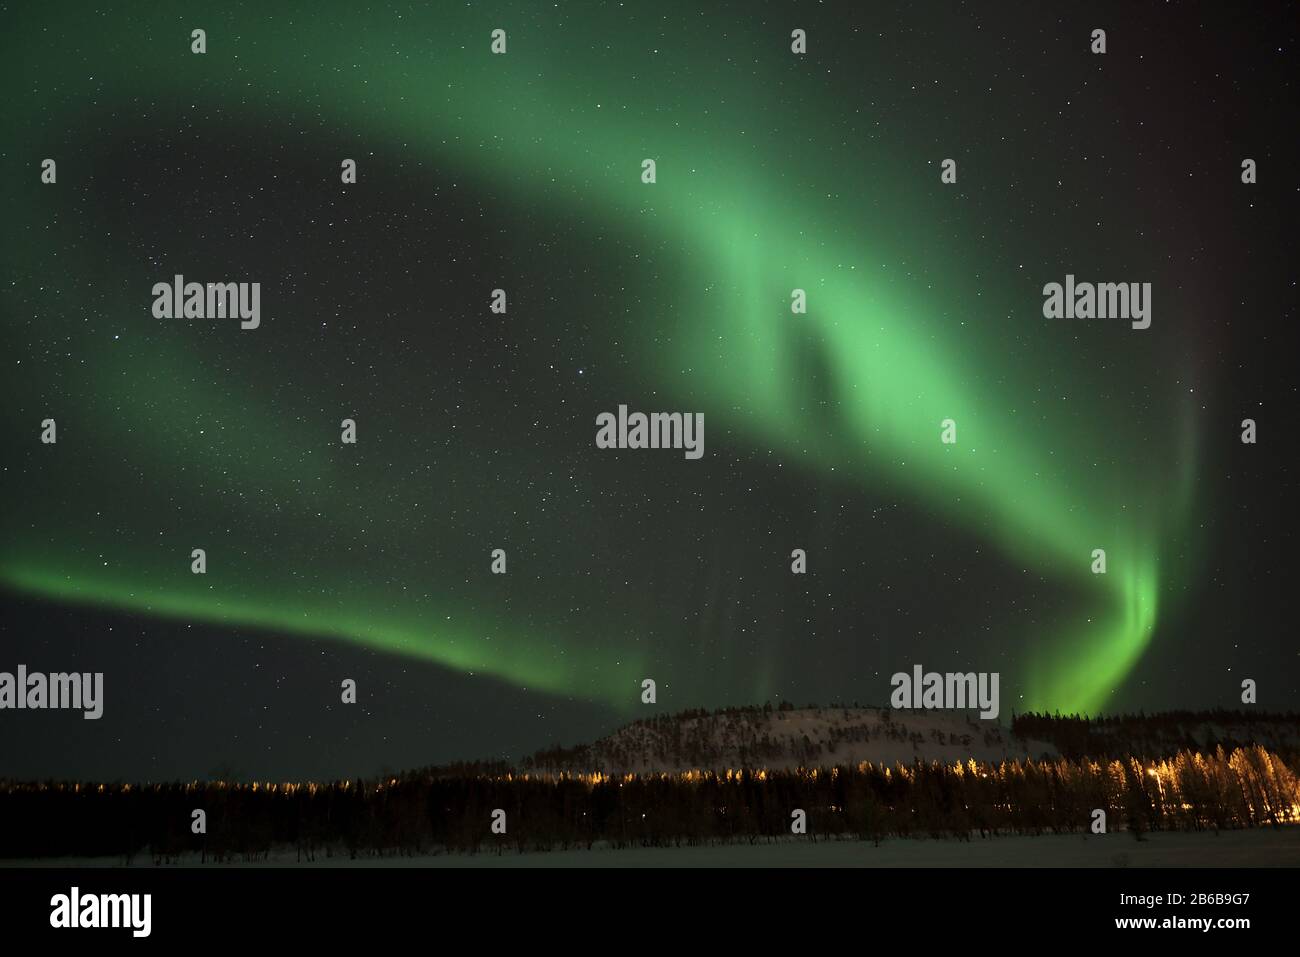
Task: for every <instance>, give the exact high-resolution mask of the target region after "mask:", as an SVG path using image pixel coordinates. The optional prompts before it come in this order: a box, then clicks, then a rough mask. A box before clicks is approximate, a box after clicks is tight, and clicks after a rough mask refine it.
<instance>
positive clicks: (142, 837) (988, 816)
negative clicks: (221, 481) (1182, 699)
mask: <svg viewBox="0 0 1300 957" xmlns="http://www.w3.org/2000/svg"><path fill="white" fill-rule="evenodd" d="M1095 809H1102V810H1104V811H1105V812H1106V822H1107V829H1108V830H1109V831H1117V830H1123V831H1126V832H1128V833H1129V834H1131V835H1132V836H1133V837H1134V838H1136V839H1138V840H1142V839H1143V835H1144V834H1146V833H1148V832H1151V831H1161V830H1213V831H1216V832H1217V831H1220V830H1224V829H1236V828H1247V827H1258V826H1267V825H1273V826H1277V825H1283V824H1292V823H1296V822H1297V821H1300V779H1298V778H1297V774H1296V768H1295V767H1294V766H1293V765H1288V763H1287V762H1286V761H1284V760H1283V759H1282V758H1281V757H1280V756H1279V755H1277V754H1276V753H1274V752H1271V751H1269V750H1268V749H1266V748H1264V747H1262V746H1260V745H1258V744H1255V745H1251V746H1249V747H1242V748H1236V749H1234V750H1232V751H1227V750H1225V749H1224V748H1223V747H1222V746H1219V747H1216V748H1215V750H1214V751H1212V752H1209V753H1205V752H1201V751H1189V750H1183V751H1178V752H1176V753H1175V754H1173V755H1171V756H1169V757H1166V758H1162V759H1160V760H1158V761H1154V760H1153V761H1144V760H1142V759H1139V758H1136V757H1130V758H1127V759H1118V758H1115V759H1111V760H1093V759H1091V758H1079V759H1072V758H1060V759H1056V760H1051V761H1034V760H1024V761H1003V762H999V763H997V764H980V763H977V762H975V761H968V762H966V763H963V764H941V763H938V762H931V763H924V762H921V761H917V762H915V763H914V764H912V765H910V766H908V765H901V764H897V765H894V766H893V767H880V766H874V765H871V764H861V765H857V766H845V767H830V768H801V769H797V770H792V771H766V770H761V769H760V770H750V769H739V770H722V771H716V772H715V771H688V772H683V773H678V774H644V775H636V774H627V775H617V776H610V775H607V774H602V773H592V774H570V773H558V774H555V773H527V772H519V771H516V770H513V769H511V768H509V767H507V766H505V765H503V764H462V765H456V766H452V767H442V768H426V769H423V770H419V771H413V772H409V773H405V774H402V775H397V776H391V777H386V778H383V779H373V780H348V781H337V782H332V783H302V784H295V783H287V784H261V783H247V784H245V783H239V784H236V783H229V782H220V781H217V782H191V783H175V784H150V785H132V784H76V783H26V784H17V783H8V784H0V858H7V859H28V858H35V857H62V856H75V857H116V858H119V859H120V861H121V862H122V863H126V864H129V863H132V862H135V861H137V860H140V861H144V860H152V862H153V863H156V864H166V863H173V862H178V861H180V860H182V859H184V860H186V861H187V862H188V861H196V862H204V863H207V862H216V863H220V862H231V861H261V860H268V859H269V858H270V855H271V854H272V852H273V851H279V852H284V851H288V852H289V853H291V854H292V855H293V858H294V859H296V860H299V861H316V860H320V859H324V858H329V857H333V856H340V855H341V856H346V857H349V858H353V859H355V858H357V857H362V856H379V857H382V856H391V855H421V854H438V853H488V852H491V853H506V852H511V853H513V852H520V853H522V852H525V851H534V852H537V851H542V852H544V851H549V850H558V849H572V848H587V849H591V848H593V847H596V846H598V845H599V846H602V847H614V848H624V847H633V846H655V847H663V846H674V845H678V846H680V845H683V844H687V845H698V844H714V843H727V842H738V841H741V842H749V843H755V842H759V841H773V840H779V839H784V840H804V841H812V842H816V841H822V840H833V839H855V840H862V841H873V842H876V843H879V842H880V841H882V840H884V839H886V838H909V837H926V838H947V839H954V840H959V841H970V840H973V839H977V838H979V839H982V838H989V837H996V836H999V835H1007V834H1018V835H1041V834H1062V833H1079V834H1090V833H1091V825H1092V822H1093V812H1094V810H1095ZM196 810H201V811H203V812H204V819H205V825H206V826H205V833H194V830H195V826H194V820H195V814H194V812H195V811H196ZM498 810H500V811H504V812H505V816H504V819H503V821H502V823H503V824H504V831H505V832H504V833H494V831H493V829H492V826H491V824H492V821H493V819H494V812H495V811H498ZM796 810H803V811H804V812H805V814H806V821H807V832H806V834H802V835H798V836H796V835H793V834H792V828H791V821H792V816H793V815H794V812H795V811H796ZM496 817H500V815H496Z"/></svg>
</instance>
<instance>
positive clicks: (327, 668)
mask: <svg viewBox="0 0 1300 957" xmlns="http://www.w3.org/2000/svg"><path fill="white" fill-rule="evenodd" d="M693 6H694V5H689V4H682V5H662V4H637V3H630V4H628V5H627V6H626V7H622V8H620V7H616V6H611V5H608V4H560V5H558V8H557V7H551V6H541V5H535V4H525V3H517V4H511V3H503V4H497V5H493V6H491V7H486V8H482V9H479V8H473V9H469V10H467V9H465V8H463V7H461V6H454V7H453V6H447V7H445V8H440V6H439V5H437V4H427V5H426V4H418V5H412V6H411V7H409V8H405V9H401V8H395V9H394V10H393V11H390V12H384V13H375V12H373V11H370V12H367V11H364V10H358V9H354V5H352V4H342V3H338V4H336V3H328V2H322V3H314V4H310V5H308V4H302V5H296V6H285V7H283V8H282V7H281V6H280V5H277V6H276V7H275V9H274V11H268V10H267V9H266V7H265V5H258V4H221V5H212V6H207V7H203V6H190V5H187V4H183V3H182V4H169V5H168V6H167V8H166V9H165V10H159V11H128V12H118V11H106V12H101V11H98V10H96V9H95V8H93V7H91V6H89V5H86V6H85V7H84V8H81V9H79V7H78V5H77V4H75V3H74V4H72V5H70V6H64V7H61V8H60V9H59V10H57V11H53V10H52V11H41V10H38V9H34V8H27V7H24V8H22V9H20V10H14V9H13V8H12V7H8V5H6V9H5V10H4V13H5V17H6V19H7V20H8V22H9V26H8V27H7V28H6V31H5V35H4V37H3V39H2V40H0V79H2V80H3V81H4V89H6V90H7V91H11V94H10V95H7V96H6V97H5V101H6V102H4V104H3V105H0V120H2V125H3V129H4V131H5V133H6V135H5V136H3V137H0V163H2V164H3V170H4V176H3V181H2V182H0V191H2V195H0V201H2V202H3V208H4V209H5V210H6V215H5V217H4V222H3V225H2V226H0V242H3V252H4V256H3V263H2V265H0V268H3V271H4V276H3V282H2V283H0V311H2V313H3V318H4V323H3V333H2V335H3V340H2V342H3V351H2V352H0V362H3V365H4V370H5V371H4V376H3V379H0V382H2V383H3V385H2V386H0V388H2V389H3V397H4V403H3V407H2V409H0V426H2V427H3V429H4V431H5V434H6V435H7V441H6V442H5V454H4V457H3V460H0V464H2V465H3V471H0V493H3V499H2V500H3V502H4V506H3V513H2V515H3V523H2V524H0V588H2V589H3V597H2V600H3V613H2V614H0V647H2V648H3V649H4V650H3V653H2V654H0V671H10V672H12V671H14V670H15V669H16V668H17V666H18V665H19V664H23V665H26V666H27V668H28V669H29V670H32V671H43V672H56V671H70V670H77V671H103V672H104V674H105V679H104V680H105V689H106V690H105V714H104V717H103V718H102V719H101V720H99V721H84V720H82V719H81V717H80V715H79V714H68V713H54V712H14V711H0V742H2V746H0V776H13V777H43V776H66V777H83V778H102V779H110V780H112V779H118V778H125V779H133V778H169V777H194V776H203V775H206V774H208V773H210V772H213V771H216V770H217V769H219V768H225V769H229V770H232V771H233V772H234V773H236V774H239V775H243V776H256V777H263V778H289V777H301V776H316V777H322V776H335V775H338V776H343V775H351V774H369V773H373V772H375V771H377V770H379V769H381V768H389V769H397V768H402V767H410V766H417V765H423V764H428V763H435V762H443V761H448V760H453V759H470V758H478V757H485V758H486V757H494V756H501V755H506V756H510V757H517V756H518V755H520V754H522V753H526V752H529V751H531V750H533V749H536V748H539V747H542V746H546V745H549V744H553V743H556V742H561V743H566V744H571V743H575V742H577V741H582V740H590V739H592V738H594V737H597V736H599V735H600V734H603V733H605V732H607V731H609V730H611V729H612V728H613V727H616V726H617V725H618V724H620V723H622V722H624V721H627V720H630V719H632V718H635V717H639V716H644V715H647V714H650V713H656V712H662V711H676V710H680V709H683V708H693V707H701V706H703V707H717V706H723V705H727V704H754V703H761V702H763V701H765V700H771V701H774V702H775V701H778V700H793V701H794V702H796V703H797V704H805V703H809V702H820V703H828V702H832V701H854V700H857V701H861V702H863V703H868V702H870V703H883V702H884V701H885V700H886V699H887V697H888V694H889V690H890V686H889V676H890V675H891V674H892V673H893V672H895V671H899V670H910V669H911V666H912V665H913V664H914V663H920V664H922V665H924V666H925V667H926V668H927V669H935V670H939V671H954V670H961V671H968V670H975V671H997V672H999V673H1000V674H1001V675H1002V683H1001V688H1002V695H1003V702H1002V711H1003V715H1004V717H1006V716H1009V715H1010V713H1011V711H1012V710H1013V709H1019V710H1025V709H1028V708H1038V709H1047V710H1055V709H1060V710H1062V711H1074V710H1086V711H1089V712H1092V713H1095V712H1098V711H1108V712H1109V711H1123V710H1131V711H1136V710H1138V709H1143V710H1146V711H1148V712H1150V711H1153V710H1162V709H1171V708H1188V709H1197V708H1206V707H1213V706H1219V705H1222V706H1230V707H1231V706H1237V705H1239V695H1240V684H1241V680H1242V679H1243V678H1253V679H1255V680H1256V681H1257V682H1258V684H1259V704H1258V707H1260V708H1266V709H1270V710H1285V709H1289V708H1296V707H1300V667H1298V664H1300V662H1298V660H1297V655H1298V651H1297V649H1298V647H1300V646H1298V645H1297V642H1296V641H1295V638H1294V631H1293V627H1292V625H1291V623H1290V620H1289V619H1290V616H1289V615H1287V613H1286V612H1287V610H1288V606H1287V604H1286V602H1285V599H1286V598H1287V597H1289V591H1290V589H1291V580H1290V579H1291V575H1290V574H1289V573H1290V572H1291V571H1292V570H1293V568H1294V565H1295V562H1294V555H1295V551H1296V540H1295V535H1294V512H1295V509H1294V494H1295V488H1296V476H1295V468H1294V464H1293V462H1292V459H1293V458H1294V453H1293V451H1292V449H1291V444H1292V443H1291V440H1290V437H1289V435H1288V433H1287V429H1288V428H1289V427H1290V418H1291V414H1292V412H1293V410H1294V409H1295V407H1296V404H1295V399H1296V385H1295V382H1296V378H1295V375H1294V362H1295V355H1296V333H1295V320H1296V315H1295V312H1296V306H1295V296H1296V271H1295V255H1294V248H1293V242H1292V232H1293V227H1294V222H1295V196H1296V185H1295V180H1294V175H1293V170H1294V169H1295V168H1296V163H1297V160H1298V159H1300V157H1297V155H1296V144H1295V134H1294V121H1295V90H1294V81H1293V80H1292V78H1291V73H1292V72H1294V71H1293V67H1294V61H1295V53H1296V51H1295V39H1296V20H1295V14H1294V12H1293V7H1290V6H1284V5H1281V4H1278V5H1264V6H1259V7H1256V6H1252V7H1250V8H1249V10H1235V9H1231V8H1229V7H1228V6H1227V5H1224V4H1206V5H1196V4H1180V5H1177V7H1175V6H1173V5H1169V6H1165V7H1154V6H1153V7H1151V8H1149V9H1141V10H1133V9H1132V8H1131V5H1128V4H1113V5H1100V6H1096V5H1090V6H1089V7H1088V11H1087V13H1086V14H1077V15H1076V14H1070V13H1060V12H1056V11H1052V10H1047V9H1044V8H1043V7H1042V5H1040V4H1010V5H1000V7H999V9H998V10H997V11H991V10H988V9H986V5H983V4H925V5H914V4H896V5H879V4H871V5H856V4H855V5H847V4H845V5H840V8H839V9H837V8H836V6H835V5H831V4H827V5H818V6H812V5H807V4H789V5H785V4H770V5H768V4H765V5H761V6H759V7H755V6H754V5H753V4H726V5H717V6H715V5H710V8H709V10H708V12H707V13H700V12H698V11H696V10H693V9H692V7H693ZM497 27H500V28H503V29H505V30H506V31H507V35H508V48H507V52H506V53H505V54H504V55H494V54H493V53H492V52H491V50H490V44H491V38H490V34H491V31H492V30H493V29H494V28H497ZM796 27H797V28H802V29H805V30H806V31H807V35H808V52H807V53H806V54H803V55H797V54H794V53H792V52H791V50H790V32H791V30H792V29H794V28H796ZM194 28H203V29H205V30H206V31H207V52H206V53H203V54H195V53H192V52H191V47H190V44H191V39H190V35H191V30H192V29H194ZM1094 28H1103V29H1105V30H1106V31H1107V52H1106V53H1105V54H1101V55H1097V54H1093V53H1092V52H1090V50H1089V45H1090V40H1089V37H1090V34H1091V32H1092V30H1093V29H1094ZM47 157H48V158H53V159H55V160H56V162H57V178H56V181H55V183H53V184H46V183H42V181H41V161H42V160H44V159H45V158H47ZM345 158H352V159H355V160H356V163H357V169H358V177H357V182H356V183H350V184H344V183H343V182H341V178H340V165H341V163H342V161H343V159H345ZM646 158H653V159H655V161H656V181H655V182H654V183H652V184H651V183H645V182H643V181H642V169H643V166H642V163H643V160H644V159H646ZM947 158H953V159H955V160H956V163H957V181H956V183H954V184H945V183H943V182H941V180H940V168H941V163H942V161H943V160H944V159H947ZM1245 158H1253V159H1254V160H1255V161H1256V162H1257V164H1258V182H1257V183H1256V184H1253V185H1246V184H1243V183H1242V182H1241V162H1242V160H1243V159H1245ZM177 274H182V275H184V276H185V278H186V279H187V280H193V281H198V282H258V283H260V290H261V324H260V326H259V327H258V328H257V329H253V330H241V329H240V327H239V322H238V321H237V320H236V319H231V318H226V319H221V318H188V319H186V318H173V319H159V318H156V317H155V316H154V315H153V312H152V305H153V296H152V293H151V290H152V288H153V286H154V284H155V283H157V282H160V281H162V282H168V281H170V280H171V279H172V277H173V276H175V275H177ZM1067 274H1069V275H1074V276H1075V277H1076V278H1077V279H1078V280H1079V281H1094V282H1149V283H1151V286H1152V325H1151V328H1150V329H1146V330H1134V329H1132V328H1130V325H1129V323H1128V321H1126V320H1123V319H1113V318H1112V319H1049V318H1046V317H1044V315H1043V311H1042V306H1043V293H1042V290H1043V287H1044V285H1045V284H1047V283H1051V282H1058V283H1060V282H1064V281H1065V277H1066V275H1067ZM498 288H501V289H504V290H505V291H506V293H507V300H508V307H507V311H506V312H505V313H504V314H495V313H493V312H492V311H491V310H490V309H489V301H490V299H491V295H492V290H494V289H498ZM796 288H797V289H803V290H805V291H806V293H807V300H808V308H807V313H806V314H793V313H792V312H791V308H790V302H791V298H790V297H791V291H792V290H793V289H796ZM620 404H625V405H627V406H629V408H630V409H632V410H634V411H642V412H647V413H649V412H700V413H702V414H703V415H704V421H705V431H704V440H705V454H704V455H703V457H702V458H700V459H699V460H695V461H692V460H688V459H687V458H686V457H685V456H684V455H683V453H682V452H681V451H680V450H670V449H658V450H603V449H598V448H597V447H596V445H595V441H594V438H595V434H596V427H595V421H596V416H597V415H598V414H600V413H602V412H608V411H615V410H617V408H618V406H619V405H620ZM1247 417H1249V418H1253V419H1255V420H1256V422H1257V425H1258V442H1257V443H1256V444H1254V445H1244V444H1243V443H1242V442H1241V440H1240V433H1241V426H1240V423H1241V421H1242V419H1244V418H1247ZM46 418H53V419H55V421H56V423H57V436H58V441H57V443H56V444H53V445H47V444H43V443H42V442H41V439H40V437H41V423H42V420H44V419H46ZM345 418H350V419H353V420H355V422H356V424H357V442H356V443H355V444H344V443H343V442H341V441H340V433H341V427H340V425H341V422H342V420H343V419H345ZM947 418H951V419H952V420H953V421H954V422H955V423H956V439H957V440H956V442H955V443H953V444H945V443H942V442H941V439H940V433H941V429H940V423H941V421H942V420H944V419H947ZM195 548H203V549H205V551H206V555H207V572H206V574H204V575H195V574H192V572H191V557H190V556H191V551H192V549H195ZM496 548H501V549H504V550H505V552H506V555H507V571H506V573H505V574H504V575H495V574H493V573H492V571H491V553H492V550H493V549H496ZM795 548H802V549H804V550H805V551H806V553H807V559H808V572H807V574H805V575H795V574H792V572H791V551H792V549H795ZM1095 548H1104V549H1105V550H1106V553H1107V561H1108V570H1107V573H1106V575H1105V576H1104V577H1103V576H1099V575H1094V574H1093V573H1092V570H1091V567H1090V565H1091V563H1092V561H1093V559H1092V557H1091V556H1092V552H1093V549H1095ZM345 678H351V679H353V680H355V681H356V682H357V686H358V698H359V700H358V703H357V704H356V705H347V704H343V703H342V702H341V700H340V691H339V688H340V682H341V681H342V680H343V679H345ZM645 678H653V679H654V680H655V681H656V682H657V686H658V701H657V703H656V704H655V705H653V706H649V705H643V704H642V703H641V700H640V693H641V682H642V680H643V679H645Z"/></svg>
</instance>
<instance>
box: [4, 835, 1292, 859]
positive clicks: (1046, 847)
mask: <svg viewBox="0 0 1300 957" xmlns="http://www.w3.org/2000/svg"><path fill="white" fill-rule="evenodd" d="M121 864H122V860H121V858H89V859H87V858H79V859H52V860H38V861H0V867H13V866H19V867H120V866H121ZM185 864H187V865H188V864H196V865H197V864H198V859H197V858H195V859H194V860H192V861H188V860H187V861H186V862H185ZM133 866H135V867H143V868H151V867H153V863H152V861H151V860H150V859H149V858H147V857H144V856H142V857H139V858H137V859H136V862H135V864H134V865H133ZM173 866H175V865H173ZM181 866H185V865H181ZM206 866H208V867H213V866H214V865H211V864H209V865H206ZM220 866H222V867H240V866H248V867H1071V868H1073V867H1300V826H1293V827H1282V828H1256V829H1253V830H1248V831H1225V832H1222V833H1220V834H1219V835H1218V836H1217V837H1216V836H1215V835H1214V834H1212V833H1164V834H1152V835H1148V836H1147V837H1146V839H1145V840H1143V841H1141V842H1138V841H1135V840H1133V838H1132V836H1131V835H1129V834H1126V833H1115V834H1108V835H1101V836H1096V835H1090V836H1088V837H1083V836H1082V835H1066V836H1058V835H1049V836H1044V837H997V838H989V839H986V840H980V839H979V838H974V839H972V840H971V841H970V842H969V843H967V842H964V841H962V842H958V841H933V840H905V839H901V838H891V839H889V840H886V841H883V842H881V845H880V846H879V847H876V846H874V845H873V844H871V843H870V842H859V841H828V842H823V843H818V844H810V843H808V842H807V841H797V840H794V839H791V840H784V841H781V842H779V843H775V844H753V845H750V844H730V845H722V846H714V847H672V848H634V849H629V850H610V849H601V848H595V849H593V850H590V851H585V850H583V851H554V852H551V853H544V854H539V853H529V854H518V853H515V852H508V853H504V854H496V853H483V854H476V855H465V854H450V855H432V856H424V857H414V858H413V857H384V858H374V857H369V858H361V859H358V860H355V861H353V860H349V859H348V858H347V857H346V856H345V857H334V858H329V859H326V858H325V857H323V856H322V857H321V858H320V859H319V860H318V861H317V862H316V863H315V864H298V863H296V862H295V855H294V852H293V851H292V850H289V851H285V852H281V853H279V854H273V855H272V856H271V859H270V861H269V862H266V863H259V864H249V865H241V864H231V865H220Z"/></svg>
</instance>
